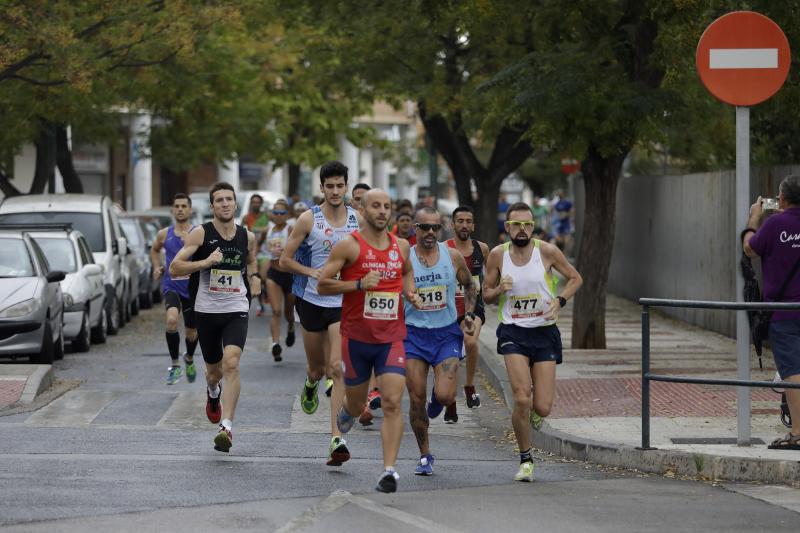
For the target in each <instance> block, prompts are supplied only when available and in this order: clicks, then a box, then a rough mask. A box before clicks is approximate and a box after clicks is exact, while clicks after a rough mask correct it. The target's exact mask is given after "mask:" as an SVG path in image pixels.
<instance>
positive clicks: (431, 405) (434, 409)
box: [427, 390, 444, 418]
mask: <svg viewBox="0 0 800 533" xmlns="http://www.w3.org/2000/svg"><path fill="white" fill-rule="evenodd" d="M442 409H444V405H442V404H440V403H439V400H437V399H436V391H435V390H431V399H430V401H429V402H428V408H427V411H428V418H436V417H437V416H439V415H440V414H441V412H442Z"/></svg>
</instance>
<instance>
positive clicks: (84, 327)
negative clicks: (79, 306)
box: [72, 311, 91, 352]
mask: <svg viewBox="0 0 800 533" xmlns="http://www.w3.org/2000/svg"><path fill="white" fill-rule="evenodd" d="M89 335H90V332H89V313H88V312H86V311H84V313H83V319H82V320H81V330H80V331H79V332H78V336H77V337H75V338H74V339H72V349H73V350H75V351H76V352H88V351H89V346H90V344H91V338H90V337H89Z"/></svg>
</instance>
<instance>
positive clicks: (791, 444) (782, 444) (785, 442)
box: [767, 433, 800, 450]
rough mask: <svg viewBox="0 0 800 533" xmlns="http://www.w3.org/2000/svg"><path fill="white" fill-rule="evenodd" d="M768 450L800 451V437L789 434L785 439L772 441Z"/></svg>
mask: <svg viewBox="0 0 800 533" xmlns="http://www.w3.org/2000/svg"><path fill="white" fill-rule="evenodd" d="M767 448H769V449H770V450H800V435H792V434H791V433H787V434H786V436H785V437H782V438H780V439H775V440H774V441H772V444H770V445H769V446H767Z"/></svg>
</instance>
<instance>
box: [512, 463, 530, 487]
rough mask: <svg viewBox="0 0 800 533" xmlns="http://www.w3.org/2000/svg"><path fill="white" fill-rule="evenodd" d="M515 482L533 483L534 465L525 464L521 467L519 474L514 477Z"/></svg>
mask: <svg viewBox="0 0 800 533" xmlns="http://www.w3.org/2000/svg"><path fill="white" fill-rule="evenodd" d="M514 481H527V482H528V483H530V482H531V481H533V463H530V462H524V463H521V464H520V465H519V472H517V473H516V475H515V476H514Z"/></svg>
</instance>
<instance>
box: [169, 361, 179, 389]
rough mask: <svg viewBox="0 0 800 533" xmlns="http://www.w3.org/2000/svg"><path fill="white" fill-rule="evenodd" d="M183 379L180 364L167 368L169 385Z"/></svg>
mask: <svg viewBox="0 0 800 533" xmlns="http://www.w3.org/2000/svg"><path fill="white" fill-rule="evenodd" d="M180 379H181V367H180V365H175V366H171V367H169V368H168V369H167V385H175V384H176V383H177V382H178V381H180Z"/></svg>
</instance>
